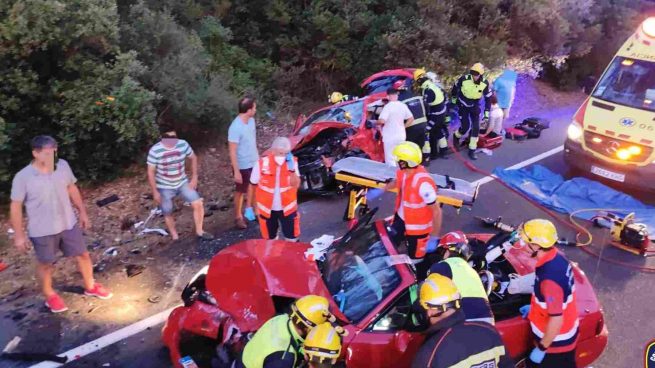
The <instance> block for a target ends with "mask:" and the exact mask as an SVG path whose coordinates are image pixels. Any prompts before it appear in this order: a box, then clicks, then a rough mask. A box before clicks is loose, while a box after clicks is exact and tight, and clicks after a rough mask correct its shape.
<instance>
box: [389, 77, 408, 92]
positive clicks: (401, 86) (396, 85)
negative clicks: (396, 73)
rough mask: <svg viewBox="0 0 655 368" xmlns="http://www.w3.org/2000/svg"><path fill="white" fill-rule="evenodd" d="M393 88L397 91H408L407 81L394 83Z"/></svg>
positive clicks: (400, 80)
mask: <svg viewBox="0 0 655 368" xmlns="http://www.w3.org/2000/svg"><path fill="white" fill-rule="evenodd" d="M392 87H393V88H394V89H397V90H402V89H406V88H407V87H406V86H405V80H404V79H399V80H397V81H395V82H393V85H392Z"/></svg>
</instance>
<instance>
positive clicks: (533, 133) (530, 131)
mask: <svg viewBox="0 0 655 368" xmlns="http://www.w3.org/2000/svg"><path fill="white" fill-rule="evenodd" d="M514 128H516V129H519V130H522V131H524V132H525V134H526V135H527V137H528V139H535V138H539V137H541V129H539V128H537V127H531V126H529V125H525V124H523V123H521V124H516V125H514Z"/></svg>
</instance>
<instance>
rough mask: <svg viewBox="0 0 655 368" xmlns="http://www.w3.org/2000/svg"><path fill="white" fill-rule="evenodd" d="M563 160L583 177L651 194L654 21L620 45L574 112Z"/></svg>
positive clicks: (654, 170) (654, 183)
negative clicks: (587, 95) (591, 90)
mask: <svg viewBox="0 0 655 368" xmlns="http://www.w3.org/2000/svg"><path fill="white" fill-rule="evenodd" d="M564 157H565V160H566V162H567V163H568V164H569V166H570V167H572V168H574V169H575V170H576V171H580V172H582V173H584V174H587V175H588V176H591V177H595V178H604V179H603V180H606V181H609V182H615V183H623V184H624V185H625V186H628V187H635V188H639V189H643V190H647V191H655V18H648V19H646V20H645V21H644V22H643V23H642V24H641V26H640V27H639V29H637V31H636V32H635V33H634V34H633V35H632V36H631V37H630V38H629V39H628V40H627V41H626V42H625V43H624V44H623V46H622V47H621V49H619V52H618V53H617V54H616V55H615V56H614V58H613V59H612V62H611V63H610V64H609V66H608V67H607V69H606V70H605V72H604V73H603V75H602V77H601V78H600V79H599V81H598V83H597V84H596V87H595V88H594V90H593V92H592V93H591V95H590V96H589V97H588V98H587V100H586V101H585V102H584V103H583V104H582V106H581V107H580V108H579V109H578V111H577V112H576V114H575V116H574V117H573V121H572V122H571V124H570V125H569V127H568V130H567V139H566V143H565V144H564Z"/></svg>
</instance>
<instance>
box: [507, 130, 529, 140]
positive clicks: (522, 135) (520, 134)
mask: <svg viewBox="0 0 655 368" xmlns="http://www.w3.org/2000/svg"><path fill="white" fill-rule="evenodd" d="M505 138H507V139H511V140H514V141H524V140H526V139H528V133H526V132H525V131H523V130H522V129H517V128H507V129H506V130H505Z"/></svg>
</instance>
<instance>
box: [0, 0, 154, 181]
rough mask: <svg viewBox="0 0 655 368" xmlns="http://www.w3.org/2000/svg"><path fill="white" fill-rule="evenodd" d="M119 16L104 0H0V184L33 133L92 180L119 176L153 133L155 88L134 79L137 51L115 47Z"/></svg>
mask: <svg viewBox="0 0 655 368" xmlns="http://www.w3.org/2000/svg"><path fill="white" fill-rule="evenodd" d="M117 22H118V18H117V14H116V7H115V4H114V2H113V1H107V0H96V1H85V0H71V1H66V2H59V1H48V0H13V1H4V2H1V3H0V122H1V121H2V120H4V123H0V153H1V155H2V160H1V161H3V163H4V164H5V167H4V168H0V177H2V178H3V180H2V181H1V182H0V192H4V193H6V190H7V188H8V186H9V181H6V180H4V179H5V178H7V175H8V174H7V173H14V172H16V171H17V170H18V169H20V168H21V167H22V166H24V165H25V164H27V163H28V162H29V161H30V159H31V153H30V151H29V140H30V139H31V137H32V136H34V135H37V134H50V135H53V136H55V137H56V138H57V139H58V140H59V144H60V146H59V154H60V156H61V157H64V158H66V159H67V160H69V161H70V162H71V165H72V166H73V168H75V170H76V172H77V174H78V176H79V177H80V178H83V179H90V180H100V179H106V178H111V177H115V176H117V175H118V174H119V173H120V168H121V167H122V166H124V165H126V164H129V163H131V162H133V160H134V159H135V158H136V157H138V156H139V155H140V153H141V152H142V151H143V149H144V148H145V147H144V146H145V145H146V144H147V143H148V142H149V141H150V140H151V139H152V138H153V136H154V133H155V125H154V120H155V112H154V108H153V101H154V99H155V95H154V94H153V93H152V92H150V91H148V90H147V89H145V88H143V86H141V85H140V84H139V83H138V82H136V80H135V78H136V77H138V75H139V73H141V72H142V71H143V68H142V67H141V66H140V64H139V63H138V62H137V61H136V60H135V57H134V56H135V55H134V54H133V53H122V52H120V50H119V48H118V45H117V39H118V24H117ZM117 143H118V144H117ZM3 170H4V172H3Z"/></svg>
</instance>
